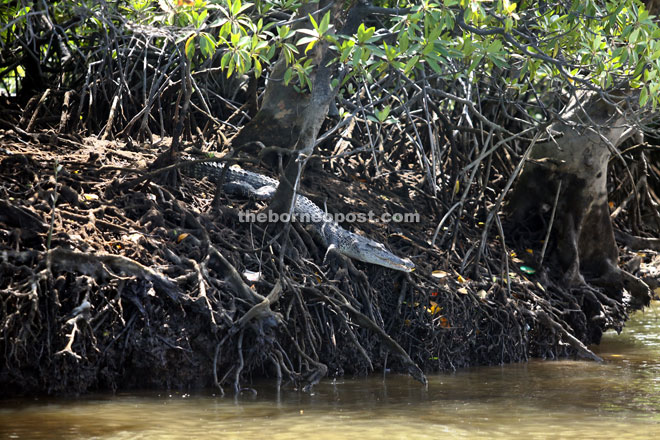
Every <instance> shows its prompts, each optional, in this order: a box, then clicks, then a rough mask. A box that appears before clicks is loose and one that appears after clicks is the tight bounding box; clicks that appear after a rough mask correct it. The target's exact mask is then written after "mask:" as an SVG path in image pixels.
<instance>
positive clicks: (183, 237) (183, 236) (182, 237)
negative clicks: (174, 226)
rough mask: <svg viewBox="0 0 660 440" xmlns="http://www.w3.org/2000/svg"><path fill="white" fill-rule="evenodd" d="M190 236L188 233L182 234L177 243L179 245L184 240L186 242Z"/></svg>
mask: <svg viewBox="0 0 660 440" xmlns="http://www.w3.org/2000/svg"><path fill="white" fill-rule="evenodd" d="M189 235H190V234H188V233H187V232H184V233H183V234H180V235H179V236H178V237H177V238H176V242H177V243H181V242H182V241H183V240H185V239H186V237H187V236H189Z"/></svg>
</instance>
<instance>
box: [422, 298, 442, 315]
mask: <svg viewBox="0 0 660 440" xmlns="http://www.w3.org/2000/svg"><path fill="white" fill-rule="evenodd" d="M426 311H427V312H429V313H430V314H431V315H435V314H436V313H439V312H440V311H442V307H440V306H439V305H438V303H437V302H435V301H431V307H429V308H427V309H426Z"/></svg>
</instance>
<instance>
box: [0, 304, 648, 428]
mask: <svg viewBox="0 0 660 440" xmlns="http://www.w3.org/2000/svg"><path fill="white" fill-rule="evenodd" d="M595 350H596V351H597V352H598V353H599V354H600V356H602V357H603V359H604V360H605V362H604V363H602V364H598V363H594V362H587V361H573V360H563V361H531V362H529V363H525V364H514V365H506V366H501V367H499V366H498V367H480V368H472V369H467V370H461V371H459V372H456V373H453V374H441V375H435V376H431V377H429V386H428V389H424V388H423V387H422V386H421V385H420V384H418V383H417V382H415V381H413V380H411V379H410V378H408V377H406V376H397V375H390V376H388V377H387V378H386V379H385V380H383V378H382V377H380V376H374V377H370V378H367V379H344V380H337V381H332V380H325V381H323V382H321V384H319V385H318V386H317V387H315V389H314V392H313V393H312V394H305V393H300V392H296V391H293V390H282V391H281V392H280V393H279V395H278V394H277V393H276V391H275V389H274V387H273V386H272V384H269V383H264V384H257V385H256V388H257V389H258V390H259V394H258V395H257V396H256V397H255V396H252V395H243V396H240V397H238V398H234V397H233V396H232V397H224V398H221V397H217V396H214V395H213V394H212V392H207V393H198V394H194V395H187V394H178V393H173V394H167V393H155V394H154V393H151V394H117V395H101V396H88V397H84V398H79V399H18V400H0V438H9V439H14V438H15V439H88V438H96V439H154V438H157V439H193V438H204V439H214V438H218V439H262V438H268V439H269V440H278V439H296V440H300V439H307V438H314V439H339V438H341V439H345V438H347V439H355V438H357V439H360V440H367V439H379V440H386V439H404V438H413V439H425V438H428V439H437V438H442V437H446V438H452V439H453V438H510V437H512V436H514V435H516V436H521V437H523V438H546V437H549V436H550V437H555V438H557V437H561V438H580V439H584V438H604V437H608V438H616V439H624V438H660V304H658V303H656V304H655V305H654V306H653V307H652V308H651V309H648V310H646V311H645V312H644V313H638V314H636V315H635V316H634V318H633V320H632V321H631V322H630V323H629V324H628V326H627V327H626V329H625V330H624V332H623V333H622V334H621V335H616V334H609V333H608V334H606V335H605V337H604V338H603V343H602V344H601V346H600V347H596V348H595Z"/></svg>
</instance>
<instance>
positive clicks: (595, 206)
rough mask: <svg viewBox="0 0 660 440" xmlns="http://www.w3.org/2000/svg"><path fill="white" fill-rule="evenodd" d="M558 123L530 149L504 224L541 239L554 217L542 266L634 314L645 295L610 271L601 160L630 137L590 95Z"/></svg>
mask: <svg viewBox="0 0 660 440" xmlns="http://www.w3.org/2000/svg"><path fill="white" fill-rule="evenodd" d="M562 116H563V118H562V121H561V122H557V123H555V124H553V125H552V126H551V127H550V129H549V130H548V132H549V135H550V136H549V140H548V141H546V142H543V143H539V144H537V145H534V146H533V147H532V150H531V152H530V156H529V162H528V163H526V164H525V167H524V169H523V172H522V174H521V176H520V179H519V181H518V183H517V185H516V187H515V189H514V191H513V194H512V197H511V199H510V202H509V211H510V214H511V217H510V218H511V220H512V221H513V224H514V225H525V226H526V227H531V228H532V229H534V227H535V225H537V226H539V228H538V229H537V230H538V231H539V233H540V234H541V235H539V236H538V237H537V238H542V236H545V233H546V231H547V228H548V225H549V224H552V223H551V222H550V221H549V215H550V213H552V212H556V216H555V219H554V226H552V228H553V230H552V235H551V239H550V242H549V243H548V244H549V245H550V246H549V248H548V249H549V252H550V254H549V255H548V256H549V257H550V258H549V259H546V261H548V264H550V265H556V266H558V268H559V270H560V271H561V274H562V281H563V284H564V286H565V287H568V288H573V287H577V288H581V287H588V286H587V283H590V284H592V285H594V286H598V287H601V288H603V289H604V291H605V293H606V294H607V296H608V297H609V298H611V299H613V300H615V301H616V302H618V303H620V304H625V305H628V306H630V307H631V308H634V309H637V308H641V307H642V306H643V305H647V304H648V303H649V301H650V290H649V288H648V286H647V285H646V284H645V283H644V282H643V281H641V280H640V279H638V278H636V277H634V276H633V275H631V274H630V273H628V272H625V271H623V270H621V269H620V268H619V267H618V266H617V260H618V249H617V245H616V242H615V239H614V232H613V229H612V222H611V220H610V212H609V206H608V199H607V196H608V193H607V164H608V161H609V159H610V157H611V156H612V154H614V151H615V148H616V147H617V146H618V145H620V144H621V143H622V142H623V141H625V140H626V139H627V138H628V137H629V136H631V135H632V134H633V133H634V130H632V129H631V128H630V127H629V126H627V125H626V121H625V118H624V117H623V116H622V115H621V113H620V111H617V108H615V106H614V105H612V104H609V103H606V102H604V101H603V100H602V99H600V98H599V97H598V96H597V95H584V96H583V97H582V98H581V99H579V100H578V99H574V100H572V101H571V103H569V105H568V106H567V110H566V111H565V112H564V113H563V115H562ZM557 191H559V195H558V197H557ZM555 200H557V202H556V207H554V205H555ZM534 220H536V221H538V220H542V223H534ZM530 222H531V223H530ZM594 342H595V341H594Z"/></svg>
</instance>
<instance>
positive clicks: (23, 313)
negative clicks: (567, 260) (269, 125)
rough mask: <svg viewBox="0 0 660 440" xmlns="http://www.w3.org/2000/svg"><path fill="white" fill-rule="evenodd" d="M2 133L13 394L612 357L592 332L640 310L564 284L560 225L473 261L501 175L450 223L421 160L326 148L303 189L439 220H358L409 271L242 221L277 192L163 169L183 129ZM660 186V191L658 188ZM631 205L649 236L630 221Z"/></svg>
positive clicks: (361, 208)
mask: <svg viewBox="0 0 660 440" xmlns="http://www.w3.org/2000/svg"><path fill="white" fill-rule="evenodd" d="M10 116H11V115H10ZM9 119H10V120H11V117H10V118H9ZM15 119H18V118H15ZM37 125H38V124H37ZM1 127H2V131H1V132H0V389H1V390H2V394H3V395H18V394H39V393H48V394H71V393H84V392H88V391H91V390H118V389H121V390H126V389H137V388H140V389H143V388H168V389H191V388H199V387H217V388H219V389H221V390H223V391H224V390H226V389H229V390H232V392H233V391H236V392H239V391H241V390H243V389H245V388H246V387H249V386H250V382H251V379H252V378H255V377H263V376H266V377H271V378H274V379H276V380H278V381H281V382H282V383H283V384H291V386H296V387H301V388H305V387H310V386H311V385H313V384H315V383H316V382H318V380H320V379H321V378H322V377H325V376H333V377H334V376H341V375H344V374H351V375H352V374H360V375H363V374H368V373H371V372H382V371H383V370H385V371H392V372H404V373H409V374H411V375H412V376H413V377H415V378H417V379H418V380H419V381H420V382H425V380H426V379H425V375H424V374H425V373H426V372H433V371H446V370H452V369H456V368H461V367H467V366H472V365H482V364H499V363H507V362H517V361H524V360H526V359H529V358H530V357H540V358H547V359H556V358H560V357H565V356H577V357H580V358H588V359H597V356H596V355H594V354H593V353H592V352H591V351H590V350H588V349H587V348H586V345H588V344H592V343H598V341H599V340H600V336H601V335H602V333H603V331H605V330H607V329H615V330H621V329H622V327H623V325H624V322H625V320H626V318H627V314H628V312H629V311H630V309H631V303H630V296H629V295H628V294H627V292H626V291H625V290H621V291H620V292H618V293H617V295H609V294H608V293H607V292H606V291H605V290H603V289H600V288H598V287H595V286H591V285H584V286H582V287H581V288H579V289H576V288H566V287H563V286H562V284H561V279H560V277H555V276H554V275H553V274H554V269H555V268H554V267H553V266H552V262H550V263H544V264H543V265H539V261H540V254H541V252H542V249H543V248H544V246H543V240H542V236H543V234H541V239H539V237H538V236H537V235H538V234H536V232H534V233H531V232H530V233H526V232H525V231H520V230H517V231H515V232H516V233H515V234H511V236H512V237H515V241H514V239H507V240H506V241H505V246H503V242H502V235H503V234H505V232H506V235H505V237H507V238H508V234H509V231H508V230H506V228H507V223H506V219H505V218H503V219H502V220H503V223H504V226H503V227H501V226H498V228H497V230H496V228H495V227H494V228H493V230H492V231H491V232H490V234H488V235H487V238H486V241H485V242H484V243H483V249H484V250H483V253H482V254H483V255H484V257H485V262H484V261H482V262H481V264H479V262H477V264H476V265H472V264H469V263H470V261H471V260H470V258H473V257H474V252H475V248H476V247H478V246H479V245H480V243H481V240H482V236H484V234H483V232H484V231H483V228H484V221H485V219H486V215H487V209H486V207H488V206H492V203H491V201H489V200H491V199H494V196H492V194H495V193H496V192H497V191H499V189H501V187H502V186H503V184H504V179H501V178H498V176H496V175H494V176H492V177H493V182H494V183H493V184H492V188H493V189H494V191H488V192H486V193H485V194H482V197H484V198H485V199H484V200H485V202H484V200H481V201H474V202H470V201H468V202H467V203H468V204H470V203H476V204H477V205H478V206H476V208H475V210H474V212H475V214H474V215H473V216H470V215H466V216H463V217H461V218H457V219H456V222H453V223H451V224H450V225H451V229H450V228H447V227H440V229H439V230H437V228H438V227H439V225H438V223H439V221H440V219H441V218H442V217H443V215H444V214H446V210H445V211H442V210H441V207H442V206H444V205H443V203H437V197H439V196H438V195H436V196H434V195H432V194H429V193H428V192H427V191H426V190H425V187H424V178H423V177H419V176H418V175H417V174H415V173H412V172H410V173H407V172H405V170H407V169H409V168H410V167H409V164H412V163H413V162H414V161H415V158H414V154H413V153H410V155H403V154H402V155H401V156H400V157H399V159H398V163H397V164H396V166H395V165H392V169H391V170H381V174H380V176H379V177H378V178H374V177H373V174H372V173H371V170H370V168H369V160H370V159H369V156H368V155H366V156H365V157H366V159H365V157H362V156H348V157H346V158H341V159H337V158H334V159H328V157H329V156H331V155H332V153H333V147H332V145H331V143H330V142H328V144H327V145H321V149H320V158H321V159H322V160H320V161H318V162H317V163H315V164H314V163H313V164H311V166H310V167H308V169H307V171H306V174H305V178H304V179H303V188H302V189H303V191H304V192H305V193H306V194H307V195H308V196H309V197H310V198H311V199H312V200H313V201H314V202H316V203H317V204H319V206H326V207H327V209H328V211H329V212H342V213H349V212H353V213H368V212H374V213H375V214H376V215H380V214H382V213H402V214H403V213H416V214H418V215H419V220H418V221H416V222H407V223H380V222H367V223H356V224H346V225H344V226H345V227H347V228H349V229H352V230H355V231H358V232H359V233H361V234H364V235H366V236H369V237H370V238H372V239H374V240H377V241H379V242H382V243H384V244H385V245H386V246H387V247H388V248H390V249H391V250H392V251H393V252H395V253H396V254H397V255H399V256H402V257H409V258H411V259H412V260H413V261H414V263H415V264H416V266H417V268H416V270H415V271H414V272H412V273H410V274H406V273H402V272H396V271H392V270H389V269H385V268H383V267H379V266H374V265H369V264H363V263H359V262H355V261H351V260H348V259H346V258H344V257H341V256H336V255H333V254H330V255H328V256H326V255H325V249H324V248H322V246H321V245H320V243H319V242H318V241H317V240H316V239H315V237H313V236H311V235H310V234H309V232H308V231H307V230H306V229H305V228H304V227H303V226H301V225H298V224H293V225H292V226H291V227H290V228H288V229H285V230H284V231H283V230H282V229H283V228H282V227H281V226H278V227H275V226H274V225H272V224H271V225H269V224H259V223H245V222H240V221H239V220H240V218H239V214H240V213H241V212H244V211H250V212H257V211H258V210H259V209H263V208H264V204H263V203H262V202H256V201H252V200H245V199H238V198H235V197H231V198H230V197H227V196H225V195H224V194H215V186H214V185H213V184H211V183H209V182H207V181H195V180H192V179H188V178H182V179H177V180H176V181H174V180H173V179H170V180H169V181H167V182H164V181H162V179H159V178H160V177H161V176H160V175H158V174H146V173H147V171H146V170H147V168H148V166H149V165H150V164H151V163H152V162H153V161H154V159H155V158H156V157H157V156H158V154H159V153H160V152H162V151H164V150H165V149H166V148H167V147H168V145H169V141H168V140H167V139H163V140H160V141H156V142H154V143H153V144H139V143H134V142H120V141H110V140H99V139H98V138H96V137H84V136H82V135H79V134H76V133H70V132H69V133H60V132H57V131H53V130H52V129H50V130H46V129H45V128H44V129H43V130H40V129H35V130H33V131H31V132H29V133H28V132H27V131H25V130H24V129H21V128H20V127H19V124H18V120H16V121H13V122H11V121H3V122H2V125H1ZM189 146H191V145H184V147H189ZM411 151H412V150H411ZM220 155H222V152H219V153H218V156H220ZM237 157H238V158H239V159H241V158H242V157H243V156H240V155H239V156H237ZM244 166H246V167H247V166H250V167H251V169H253V170H255V171H258V172H262V173H264V174H269V175H271V176H274V174H273V173H272V172H271V171H269V170H267V169H264V168H262V167H259V166H257V167H255V166H253V165H250V164H244ZM459 168H460V167H459ZM387 171H391V172H389V173H388V172H387ZM448 172H449V171H448ZM611 172H612V173H618V174H617V175H616V176H615V178H619V176H622V175H623V174H624V173H625V170H622V169H618V168H616V167H612V171H611ZM651 172H655V173H657V169H652V170H651ZM612 182H614V183H615V184H617V183H619V182H621V181H620V180H616V179H615V180H612ZM621 186H622V187H625V185H623V184H622V185H621ZM646 188H648V190H649V191H650V192H649V193H648V194H650V197H652V199H651V201H653V198H655V199H657V197H655V194H657V187H656V188H655V189H654V188H653V187H652V186H648V187H645V189H646ZM619 190H621V189H620V188H619ZM616 191H617V188H616V187H615V188H613V191H612V193H611V199H610V207H611V209H612V212H613V213H616V216H614V218H615V222H616V228H615V229H616V231H617V234H619V235H617V237H619V244H620V248H619V255H620V256H619V264H620V265H623V266H625V268H626V270H627V271H628V272H630V273H633V274H635V276H637V277H639V278H640V279H642V280H644V281H645V282H646V283H647V284H648V285H649V286H650V288H651V289H655V288H657V286H658V284H657V279H658V263H659V261H660V260H659V257H658V252H657V251H658V248H657V247H655V250H654V246H656V243H654V242H653V240H650V241H649V240H646V241H645V240H642V241H641V242H634V241H635V240H640V239H639V238H636V236H638V235H646V236H649V235H650V233H652V231H655V232H656V235H657V230H658V223H657V211H656V213H655V217H654V215H653V214H649V213H648V211H646V210H645V208H643V207H640V206H639V205H635V201H634V200H633V201H632V202H631V200H630V199H629V198H628V197H627V194H622V193H621V192H616ZM653 191H656V192H655V193H653ZM491 193H492V194H491ZM447 194H448V195H449V196H451V197H453V196H454V195H455V194H457V191H454V188H453V187H450V188H448V189H447ZM214 196H215V197H214ZM656 201H657V200H656ZM446 206H447V207H449V206H451V205H449V204H447V205H446ZM619 207H621V209H620V210H619V211H618V212H617V209H618V208H619ZM631 216H636V217H635V218H637V219H638V220H637V222H636V223H635V225H636V228H637V229H636V230H630V229H629V227H628V226H626V225H627V224H630V223H629V219H630V218H631ZM644 219H647V220H648V221H647V220H644ZM653 222H655V223H653ZM448 224H449V223H448ZM497 224H498V225H499V222H497ZM459 229H460V237H461V239H460V240H455V239H453V238H452V237H455V236H456V234H457V233H458V230H459ZM649 231H651V232H649ZM282 232H283V233H282ZM278 233H280V234H278ZM535 234H536V235H535ZM434 235H435V236H434ZM530 237H534V238H533V239H532V238H530ZM436 238H437V239H436ZM432 239H433V240H432ZM432 242H433V244H432ZM549 244H550V246H548V250H547V252H551V251H552V242H550V243H549ZM635 244H636V245H639V246H634V245H635ZM625 245H628V246H630V248H631V249H633V248H634V249H635V250H629V249H628V247H626V246H625ZM475 267H476V268H475ZM636 306H637V307H639V305H636Z"/></svg>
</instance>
